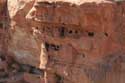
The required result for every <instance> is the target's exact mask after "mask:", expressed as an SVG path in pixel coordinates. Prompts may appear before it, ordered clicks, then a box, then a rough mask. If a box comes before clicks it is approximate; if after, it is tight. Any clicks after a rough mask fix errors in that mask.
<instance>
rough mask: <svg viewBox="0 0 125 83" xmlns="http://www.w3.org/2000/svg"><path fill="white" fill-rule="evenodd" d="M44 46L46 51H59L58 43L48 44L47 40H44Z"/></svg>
mask: <svg viewBox="0 0 125 83" xmlns="http://www.w3.org/2000/svg"><path fill="white" fill-rule="evenodd" d="M45 47H46V50H47V51H50V50H52V51H59V50H60V48H61V47H60V45H55V44H49V43H47V42H45Z"/></svg>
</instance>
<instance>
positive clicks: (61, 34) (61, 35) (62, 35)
mask: <svg viewBox="0 0 125 83" xmlns="http://www.w3.org/2000/svg"><path fill="white" fill-rule="evenodd" d="M59 33H60V34H59V36H60V37H65V28H64V27H60V28H59Z"/></svg>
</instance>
